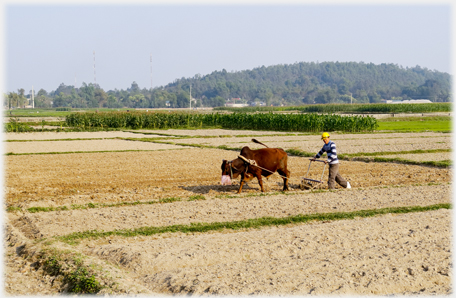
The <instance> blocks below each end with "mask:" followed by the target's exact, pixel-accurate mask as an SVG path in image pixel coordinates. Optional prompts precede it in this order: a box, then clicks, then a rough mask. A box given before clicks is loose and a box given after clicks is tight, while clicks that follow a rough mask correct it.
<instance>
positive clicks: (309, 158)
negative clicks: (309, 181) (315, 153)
mask: <svg viewBox="0 0 456 298" xmlns="http://www.w3.org/2000/svg"><path fill="white" fill-rule="evenodd" d="M309 160H310V161H319V162H325V161H324V160H321V159H316V160H313V159H312V158H309Z"/></svg>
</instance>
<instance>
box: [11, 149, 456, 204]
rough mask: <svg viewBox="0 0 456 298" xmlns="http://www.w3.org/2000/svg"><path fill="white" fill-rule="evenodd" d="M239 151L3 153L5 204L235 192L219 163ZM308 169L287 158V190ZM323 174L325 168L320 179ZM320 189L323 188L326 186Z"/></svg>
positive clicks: (313, 173)
mask: <svg viewBox="0 0 456 298" xmlns="http://www.w3.org/2000/svg"><path fill="white" fill-rule="evenodd" d="M132 143H136V142H132ZM238 154H239V153H238V152H235V151H226V150H218V149H197V148H190V149H182V150H166V151H151V152H106V153H90V154H58V155H27V156H7V157H6V158H5V169H6V176H5V187H6V189H7V194H6V196H5V200H6V203H7V204H11V205H21V206H23V207H26V206H33V205H35V206H36V205H38V206H49V205H51V206H52V205H65V204H87V203H89V202H92V203H116V202H125V201H147V200H158V199H160V198H169V197H189V196H193V195H204V196H207V197H215V196H217V195H220V194H234V193H235V192H236V191H237V189H238V187H239V184H238V183H237V182H236V185H231V186H222V185H221V184H220V182H221V169H220V166H221V164H222V160H223V159H228V160H231V159H234V158H237V156H238ZM308 165H309V160H308V158H303V157H289V159H288V169H289V170H290V171H291V176H290V187H291V188H297V187H298V186H299V183H300V181H301V178H302V177H303V176H304V175H306V172H307V169H308ZM323 168H324V167H323V165H322V164H320V163H317V164H312V166H311V170H310V172H309V175H308V178H312V179H320V178H321V173H322V171H323ZM327 171H328V167H326V169H325V173H324V177H323V179H324V181H326V179H327V178H326V176H327V173H328V172H327ZM340 173H341V175H342V176H343V177H344V178H345V179H347V180H348V181H350V183H351V185H352V187H353V188H359V187H375V186H388V185H415V184H420V185H424V184H428V183H449V182H451V175H450V170H449V169H442V168H436V167H423V166H417V165H403V164H394V163H365V162H356V161H341V166H340ZM236 181H238V180H236ZM282 183H283V179H282V178H280V177H279V176H278V175H277V174H274V175H272V176H271V177H270V178H269V180H265V187H266V190H267V191H269V192H274V191H281V189H282ZM322 187H326V185H325V183H324V184H323V185H322ZM258 192H259V185H258V182H257V180H256V179H255V180H252V181H251V182H249V184H248V186H247V187H245V188H244V189H243V193H244V194H248V193H258Z"/></svg>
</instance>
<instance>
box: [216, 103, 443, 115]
mask: <svg viewBox="0 0 456 298" xmlns="http://www.w3.org/2000/svg"><path fill="white" fill-rule="evenodd" d="M451 105H452V104H451V103H446V102H445V103H421V104H405V103H404V104H317V105H305V106H294V107H293V106H289V107H244V108H230V107H219V108H215V110H227V111H233V112H235V111H239V110H241V111H242V112H257V111H258V112H273V111H301V112H302V113H380V114H383V113H435V112H451V110H452V108H451Z"/></svg>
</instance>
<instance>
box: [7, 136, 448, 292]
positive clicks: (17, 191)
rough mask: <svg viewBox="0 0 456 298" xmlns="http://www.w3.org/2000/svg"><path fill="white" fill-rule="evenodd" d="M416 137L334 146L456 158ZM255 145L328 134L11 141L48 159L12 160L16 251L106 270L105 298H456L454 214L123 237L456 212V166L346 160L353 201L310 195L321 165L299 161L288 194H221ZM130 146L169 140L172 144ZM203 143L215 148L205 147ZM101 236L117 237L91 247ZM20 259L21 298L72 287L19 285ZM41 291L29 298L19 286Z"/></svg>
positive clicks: (292, 160)
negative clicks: (295, 297)
mask: <svg viewBox="0 0 456 298" xmlns="http://www.w3.org/2000/svg"><path fill="white" fill-rule="evenodd" d="M153 133H155V134H153ZM405 135H406V136H405V137H404V134H373V135H363V134H352V135H337V134H334V135H333V136H332V140H334V141H335V142H336V144H337V148H338V152H339V153H342V154H343V153H360V152H361V153H369V152H379V153H382V152H385V153H395V155H390V154H389V155H384V156H385V157H388V158H394V157H400V158H405V159H408V160H413V161H417V162H423V161H432V160H446V159H451V153H450V152H447V151H441V152H437V153H413V152H412V151H414V150H418V149H420V150H432V149H442V150H447V149H450V148H451V135H450V134H443V133H422V134H417V133H416V134H412V133H410V134H405ZM185 136H186V137H185ZM208 137H212V138H208ZM252 137H255V138H256V139H258V140H260V141H261V142H263V143H265V144H267V145H268V146H270V147H281V148H284V149H300V150H303V151H307V152H315V153H316V152H318V150H319V149H320V148H321V146H322V144H323V143H322V142H321V140H320V139H319V136H316V135H313V136H312V135H299V134H294V135H285V134H284V133H276V132H246V131H225V130H206V131H187V130H166V131H142V132H141V133H132V132H109V133H100V132H98V133H43V134H7V135H5V139H7V140H16V142H6V143H5V144H4V146H5V151H6V152H11V153H20V154H24V153H47V154H30V155H28V154H26V155H9V156H6V157H5V158H4V168H5V182H4V184H5V189H6V191H5V194H4V202H5V205H6V207H7V208H8V212H7V213H6V219H5V224H6V225H7V234H6V237H7V239H6V240H7V241H6V243H7V244H9V245H10V247H16V248H18V247H20V248H21V249H19V250H18V249H16V252H17V251H24V253H23V255H24V256H27V257H29V258H32V259H33V258H34V257H33V256H35V258H36V255H39V254H40V253H41V252H43V251H47V252H49V251H53V250H56V251H71V252H72V253H73V254H75V255H78V256H80V258H82V259H84V262H85V263H86V264H88V266H89V267H90V268H97V269H96V270H95V271H94V272H95V273H94V274H95V275H96V276H97V278H98V279H99V280H101V281H102V283H103V284H104V285H105V287H104V288H103V289H102V290H101V291H100V292H99V293H118V294H119V293H128V294H135V293H148V294H154V293H155V294H197V295H214V294H217V295H250V294H255V295H292V294H299V295H306V294H360V295H367V294H381V295H403V294H424V295H430V294H450V293H451V291H452V285H451V277H452V272H451V266H452V265H451V264H452V261H451V256H452V254H451V241H452V234H451V229H450V225H451V211H450V210H448V209H438V210H434V211H425V212H418V213H404V214H394V213H386V214H384V215H377V216H374V217H355V218H354V219H343V220H324V221H310V222H306V223H294V224H288V225H277V226H276V225H273V226H264V227H259V228H257V229H242V228H241V229H238V230H230V229H222V230H213V231H208V232H192V233H182V232H174V233H170V232H166V233H161V234H160V233H159V234H154V235H150V236H144V235H140V234H134V235H133V234H132V236H129V235H127V234H128V233H127V234H125V233H124V234H122V235H120V234H119V233H117V232H119V231H133V230H134V229H137V230H141V229H142V228H145V227H172V226H178V225H191V224H193V225H197V224H201V225H204V224H211V223H219V222H226V223H232V222H238V221H246V220H255V219H258V218H262V217H274V218H285V217H290V216H298V215H309V214H316V213H318V214H328V213H344V212H354V211H361V210H379V209H382V208H399V207H410V206H422V207H426V206H430V205H436V204H445V203H451V198H452V187H451V185H452V184H451V182H452V173H451V171H450V168H443V167H435V166H428V165H424V164H401V163H395V162H361V161H353V160H351V161H350V160H341V165H340V173H341V175H342V176H343V177H344V178H345V179H346V180H348V181H350V183H351V186H352V188H351V189H344V188H341V187H340V186H338V187H337V189H336V190H333V191H328V190H327V189H326V183H323V184H319V185H317V187H316V188H315V189H313V190H301V189H300V188H299V184H300V182H301V177H303V176H305V175H306V172H307V169H308V166H309V160H308V158H305V157H298V156H289V157H288V169H289V170H290V172H291V178H290V186H291V190H290V191H289V192H285V193H283V192H281V189H282V183H283V180H282V179H281V178H280V177H279V176H278V175H277V174H274V175H272V176H271V177H270V178H269V179H268V180H266V181H265V186H266V192H265V193H261V191H260V189H259V185H258V183H257V181H256V180H253V181H251V182H249V183H248V185H247V186H244V189H243V191H242V193H241V194H240V195H238V194H237V193H236V191H237V189H238V187H239V180H237V181H234V184H233V185H231V186H222V185H221V184H220V180H221V169H220V165H221V162H222V160H223V159H227V160H231V159H235V158H236V157H237V156H238V154H239V151H233V150H223V149H216V148H215V147H217V146H221V145H226V146H227V147H231V148H241V147H242V146H249V147H250V148H252V149H253V148H260V147H261V145H258V144H254V143H252V142H251V141H250V139H251V138H252ZM115 138H118V139H115ZM125 138H135V139H139V138H157V139H158V138H159V139H160V140H158V142H161V143H157V142H141V141H139V140H126V139H125ZM176 138H177V139H178V140H175V139H176ZM19 140H20V141H21V142H18V141H19ZM163 142H168V143H167V144H165V143H163ZM195 144H198V145H205V146H206V148H204V147H203V148H195V147H191V146H192V145H195ZM50 152H51V153H52V154H49V153H50ZM76 152H77V153H76ZM407 152H408V153H407ZM57 153H60V154H57ZM379 156H381V155H379ZM323 168H324V167H323V164H322V163H313V164H312V166H311V169H310V172H309V175H308V176H309V177H310V178H313V179H320V178H321V177H322V172H323ZM327 171H328V170H327V168H325V172H324V174H323V180H324V181H326V179H327V178H326V177H327ZM90 231H91V232H94V233H102V232H116V233H117V234H116V233H113V234H111V235H109V234H104V235H103V236H99V237H88V236H87V233H89V232H90ZM74 233H80V234H81V235H83V236H81V238H80V239H78V240H77V241H76V242H71V243H69V242H65V240H63V238H56V237H65V236H68V235H74ZM84 233H85V234H84ZM78 235H79V234H78ZM70 244H71V245H70ZM24 247H25V248H24ZM81 256H82V257H81ZM17 257H18V256H17V255H16V254H15V252H14V251H13V250H11V249H9V250H7V260H8V262H7V264H8V266H6V282H7V286H6V291H7V292H8V293H10V294H36V293H37V291H38V293H40V290H39V289H40V287H41V289H42V291H41V293H42V294H48V293H57V292H59V291H66V290H67V288H68V285H65V281H64V280H61V279H56V282H54V281H53V280H52V279H49V278H48V279H46V278H40V279H38V278H36V276H35V275H36V273H35V275H33V276H35V278H29V279H27V278H26V277H33V276H32V275H31V274H29V275H27V276H25V275H23V276H21V275H18V271H17V270H18V269H17V268H15V267H14V262H13V261H12V260H15V258H17ZM38 263H39V262H38ZM21 264H22V263H21ZM31 264H32V263H30V264H27V266H29V267H30V265H31ZM23 266H25V265H23ZM34 266H36V265H34ZM22 268H24V267H20V268H19V272H21V271H20V270H22ZM27 268H28V267H27ZM34 268H35V267H34ZM43 268H44V267H43V266H39V267H37V269H39V270H43ZM34 270H35V269H34ZM29 271H30V270H29ZM35 271H36V270H35ZM35 271H33V272H35ZM36 272H40V274H41V275H40V276H48V275H46V274H45V272H44V271H36ZM24 274H26V273H24ZM43 274H44V275H43ZM47 274H49V272H48V273H47ZM27 280H29V281H27ZM50 280H52V282H51V281H50ZM57 281H59V282H60V283H59V282H57ZM27 282H28V283H29V286H28V287H23V288H19V284H21V283H25V284H26V283H27ZM113 282H114V283H116V286H112V283H113ZM34 283H35V284H34ZM36 283H41V284H42V286H36ZM31 289H33V290H31ZM37 289H38V290H37Z"/></svg>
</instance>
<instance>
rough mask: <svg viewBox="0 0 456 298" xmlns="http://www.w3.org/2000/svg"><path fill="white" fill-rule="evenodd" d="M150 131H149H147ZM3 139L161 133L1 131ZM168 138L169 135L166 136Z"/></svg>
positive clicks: (79, 137)
mask: <svg viewBox="0 0 456 298" xmlns="http://www.w3.org/2000/svg"><path fill="white" fill-rule="evenodd" d="M149 132H151V131H149ZM2 137H3V139H4V140H56V139H98V138H105V139H108V138H159V137H162V136H161V135H153V134H141V133H133V132H124V131H97V132H21V133H16V132H8V133H3V134H2ZM168 138H169V137H168Z"/></svg>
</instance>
